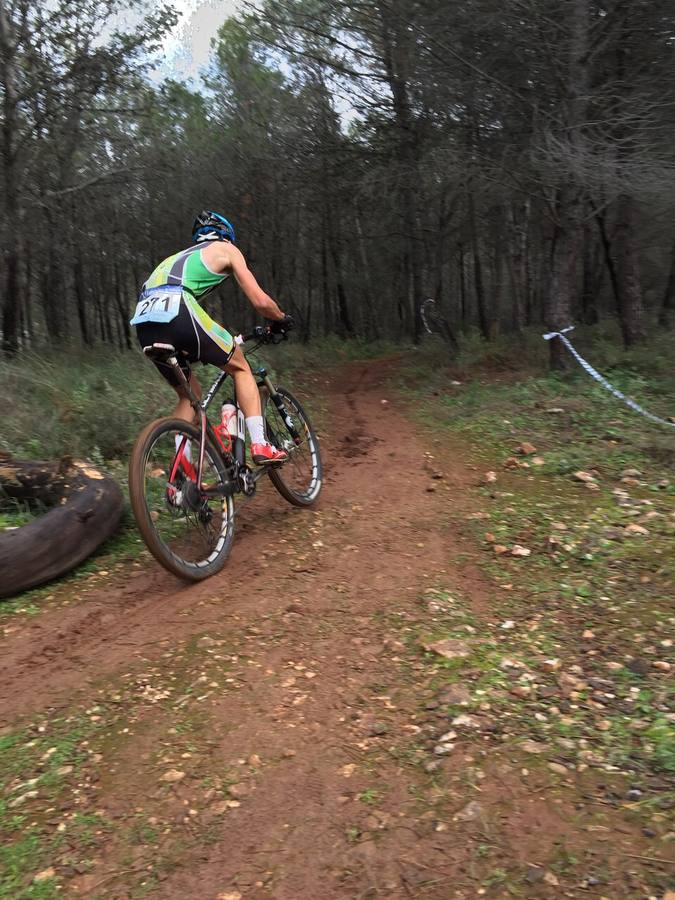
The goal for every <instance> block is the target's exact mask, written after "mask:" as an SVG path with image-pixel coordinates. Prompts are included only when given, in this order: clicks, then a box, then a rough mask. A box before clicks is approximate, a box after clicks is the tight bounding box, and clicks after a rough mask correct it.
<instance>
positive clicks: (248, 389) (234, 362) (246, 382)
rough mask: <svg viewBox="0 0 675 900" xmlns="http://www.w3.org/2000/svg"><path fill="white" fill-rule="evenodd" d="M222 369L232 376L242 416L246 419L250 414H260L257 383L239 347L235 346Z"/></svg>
mask: <svg viewBox="0 0 675 900" xmlns="http://www.w3.org/2000/svg"><path fill="white" fill-rule="evenodd" d="M223 369H224V370H225V371H226V372H229V374H230V375H231V376H232V379H233V381H234V386H235V389H236V391H237V401H238V403H239V406H240V407H241V410H242V412H243V413H244V416H245V417H246V418H247V419H248V418H249V417H250V416H261V415H262V407H261V405H260V393H259V392H258V385H257V384H256V381H255V378H254V377H253V372H251V367H250V366H249V364H248V363H247V362H246V357H245V356H244V354H243V353H242V352H241V347H237V349H236V350H235V351H234V353H233V354H232V356H231V357H230V361H229V362H228V363H227V365H225V366H223Z"/></svg>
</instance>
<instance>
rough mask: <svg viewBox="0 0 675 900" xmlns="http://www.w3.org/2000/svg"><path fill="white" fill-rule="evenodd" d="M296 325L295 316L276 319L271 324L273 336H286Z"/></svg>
mask: <svg viewBox="0 0 675 900" xmlns="http://www.w3.org/2000/svg"><path fill="white" fill-rule="evenodd" d="M294 325H295V319H294V318H293V316H284V317H283V319H276V320H275V321H273V322H271V323H270V326H269V327H270V331H271V332H272V334H286V332H287V331H290V330H291V328H293V326H294Z"/></svg>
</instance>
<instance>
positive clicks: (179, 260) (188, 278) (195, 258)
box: [143, 241, 228, 297]
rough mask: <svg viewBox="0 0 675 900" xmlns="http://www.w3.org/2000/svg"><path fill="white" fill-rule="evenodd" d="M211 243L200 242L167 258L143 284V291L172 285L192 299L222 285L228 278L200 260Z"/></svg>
mask: <svg viewBox="0 0 675 900" xmlns="http://www.w3.org/2000/svg"><path fill="white" fill-rule="evenodd" d="M212 243H213V241H202V243H200V244H195V246H194V247H188V248H187V250H181V251H180V252H178V253H174V254H173V256H167V258H166V259H164V260H162V262H161V263H160V264H159V265H158V266H157V268H156V269H155V270H154V272H153V273H152V274H151V275H150V277H149V278H148V280H147V281H146V282H145V284H144V285H143V290H145V291H147V290H150V289H151V288H155V287H160V286H162V285H165V284H174V285H181V287H183V288H185V290H186V291H188V293H190V294H192V296H193V297H201V296H203V295H204V294H206V293H207V291H210V290H212V289H213V288H215V287H217V286H218V285H219V284H222V283H223V281H225V279H226V278H227V277H228V276H227V275H224V274H222V273H219V272H212V271H211V269H209V268H208V266H207V265H206V264H205V263H204V262H203V260H202V254H201V251H202V250H203V249H204V248H205V247H209V246H210V245H211V244H212Z"/></svg>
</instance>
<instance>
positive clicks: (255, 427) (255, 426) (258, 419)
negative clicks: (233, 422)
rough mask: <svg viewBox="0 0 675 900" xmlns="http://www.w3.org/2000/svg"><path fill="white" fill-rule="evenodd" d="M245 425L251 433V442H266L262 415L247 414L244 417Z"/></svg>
mask: <svg viewBox="0 0 675 900" xmlns="http://www.w3.org/2000/svg"><path fill="white" fill-rule="evenodd" d="M246 427H247V428H248V433H249V434H250V435H251V443H252V444H266V443H267V438H266V437H265V423H264V421H263V417H262V416H249V417H248V418H247V419H246Z"/></svg>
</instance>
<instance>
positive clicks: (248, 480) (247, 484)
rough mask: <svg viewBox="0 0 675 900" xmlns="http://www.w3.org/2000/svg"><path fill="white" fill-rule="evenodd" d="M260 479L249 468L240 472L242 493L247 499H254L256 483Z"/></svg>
mask: <svg viewBox="0 0 675 900" xmlns="http://www.w3.org/2000/svg"><path fill="white" fill-rule="evenodd" d="M257 480H258V478H257V477H256V474H254V473H253V472H252V471H251V470H250V469H249V468H248V467H247V468H245V469H242V470H241V471H240V472H239V484H240V485H241V492H242V494H245V495H246V496H247V497H252V496H253V495H254V494H255V492H256V482H257Z"/></svg>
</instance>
